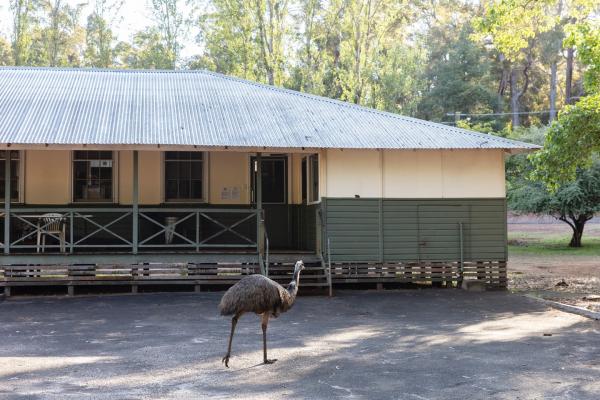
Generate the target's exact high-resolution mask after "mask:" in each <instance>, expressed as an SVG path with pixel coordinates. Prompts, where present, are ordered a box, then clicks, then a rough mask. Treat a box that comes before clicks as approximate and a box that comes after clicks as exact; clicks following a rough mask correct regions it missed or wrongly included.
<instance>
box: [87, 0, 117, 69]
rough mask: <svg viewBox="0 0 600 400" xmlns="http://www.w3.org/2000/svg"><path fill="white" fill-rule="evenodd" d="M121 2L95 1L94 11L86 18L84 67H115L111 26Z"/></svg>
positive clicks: (113, 37) (113, 39)
mask: <svg viewBox="0 0 600 400" xmlns="http://www.w3.org/2000/svg"><path fill="white" fill-rule="evenodd" d="M122 5H123V0H116V1H112V2H109V1H108V0H96V2H95V3H94V11H93V12H92V13H91V14H90V15H89V16H88V17H87V25H86V35H85V44H86V48H85V54H84V60H85V65H87V66H90V67H99V68H109V67H112V66H113V65H115V57H116V53H115V48H114V42H115V39H116V38H115V35H114V33H113V31H112V29H111V25H112V24H113V23H114V22H115V21H116V20H117V19H118V17H117V15H118V10H119V9H120V8H121V6H122Z"/></svg>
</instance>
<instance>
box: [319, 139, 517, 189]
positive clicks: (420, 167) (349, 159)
mask: <svg viewBox="0 0 600 400" xmlns="http://www.w3.org/2000/svg"><path fill="white" fill-rule="evenodd" d="M325 168H326V173H327V180H326V185H327V187H326V188H325V190H324V192H326V196H327V197H346V198H348V197H355V196H356V195H358V196H360V197H362V198H378V197H383V198H413V199H414V198H425V199H427V198H431V199H433V198H465V197H470V198H503V197H505V196H506V192H505V181H504V152H503V151H502V150H384V151H379V150H328V151H327V163H326V166H325Z"/></svg>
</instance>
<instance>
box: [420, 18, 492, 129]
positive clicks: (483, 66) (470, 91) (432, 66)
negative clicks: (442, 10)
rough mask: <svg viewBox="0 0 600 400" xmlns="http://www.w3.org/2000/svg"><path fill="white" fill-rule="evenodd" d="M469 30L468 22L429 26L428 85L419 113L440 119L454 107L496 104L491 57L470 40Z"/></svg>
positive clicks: (479, 108)
mask: <svg viewBox="0 0 600 400" xmlns="http://www.w3.org/2000/svg"><path fill="white" fill-rule="evenodd" d="M471 33H472V28H471V26H470V25H469V24H463V25H458V26H456V25H452V24H450V25H447V24H444V25H441V26H434V27H432V28H431V29H430V31H429V34H428V37H427V42H428V43H429V54H428V60H427V63H426V67H425V68H426V69H425V78H426V80H427V86H428V89H427V90H426V92H425V93H424V95H423V98H422V99H421V101H420V103H419V106H418V114H417V115H418V116H419V117H422V118H425V119H429V120H438V121H440V120H444V119H447V116H446V114H447V113H454V112H455V111H460V112H466V113H482V112H491V111H493V110H494V109H496V108H497V96H496V93H495V82H494V77H493V76H492V75H491V74H490V72H491V70H492V65H491V64H492V60H491V57H490V56H489V54H488V52H487V51H486V50H485V49H484V48H482V47H479V46H477V44H476V43H474V42H472V41H471V40H470V36H471ZM490 130H491V129H490ZM488 132H489V131H488Z"/></svg>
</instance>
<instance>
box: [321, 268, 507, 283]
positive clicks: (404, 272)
mask: <svg viewBox="0 0 600 400" xmlns="http://www.w3.org/2000/svg"><path fill="white" fill-rule="evenodd" d="M463 279H465V280H467V279H473V280H479V281H483V282H484V283H485V284H486V286H487V287H489V288H498V289H503V288H506V261H469V262H465V263H464V264H463V269H462V272H461V265H460V262H420V263H416V262H415V263H394V264H388V263H386V264H373V263H360V264H357V263H353V264H350V263H344V264H332V266H331V280H332V282H333V283H334V284H343V283H387V282H398V283H432V282H446V283H447V284H449V283H459V282H460V281H461V280H463Z"/></svg>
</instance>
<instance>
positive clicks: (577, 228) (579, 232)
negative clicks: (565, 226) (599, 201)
mask: <svg viewBox="0 0 600 400" xmlns="http://www.w3.org/2000/svg"><path fill="white" fill-rule="evenodd" d="M586 222H587V220H586V219H582V218H579V219H576V220H574V221H573V225H572V226H571V229H573V236H572V237H571V242H569V247H581V238H582V237H583V228H584V227H585V223H586Z"/></svg>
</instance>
